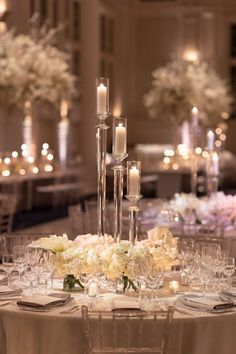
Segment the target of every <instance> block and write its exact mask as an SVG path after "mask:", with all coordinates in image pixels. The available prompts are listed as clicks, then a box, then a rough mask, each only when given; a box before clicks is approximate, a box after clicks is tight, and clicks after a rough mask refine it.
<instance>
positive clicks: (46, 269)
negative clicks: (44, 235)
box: [39, 252, 54, 294]
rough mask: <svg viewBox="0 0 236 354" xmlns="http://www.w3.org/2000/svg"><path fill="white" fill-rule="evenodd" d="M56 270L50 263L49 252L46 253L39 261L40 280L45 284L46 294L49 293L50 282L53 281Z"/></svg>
mask: <svg viewBox="0 0 236 354" xmlns="http://www.w3.org/2000/svg"><path fill="white" fill-rule="evenodd" d="M53 272H54V268H53V265H52V263H51V262H50V254H49V252H44V253H43V255H42V257H41V258H40V260H39V275H40V279H41V280H42V281H43V283H44V291H45V294H47V293H48V281H49V280H50V279H52V276H53Z"/></svg>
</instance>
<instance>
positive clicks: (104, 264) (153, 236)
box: [30, 227, 177, 291]
mask: <svg viewBox="0 0 236 354" xmlns="http://www.w3.org/2000/svg"><path fill="white" fill-rule="evenodd" d="M30 247H40V248H43V249H46V250H48V251H50V252H52V253H53V255H54V256H53V258H54V265H55V268H56V272H57V274H58V275H60V276H64V277H65V278H64V288H69V289H72V288H73V287H74V285H75V284H78V285H79V286H81V287H83V284H82V282H81V280H80V274H82V273H89V272H91V273H93V274H94V272H95V273H96V272H100V271H102V273H104V274H105V276H106V277H107V279H110V280H113V281H114V282H115V281H116V280H117V279H123V291H126V290H128V289H129V288H133V289H134V290H136V285H135V281H136V279H135V274H137V272H138V268H139V267H140V265H141V264H144V265H146V266H149V265H150V264H151V265H152V266H154V267H156V268H158V269H162V270H164V271H167V270H170V268H171V266H172V265H173V264H174V261H175V259H176V255H177V245H176V240H175V238H174V237H173V236H172V234H171V232H170V231H169V229H168V228H167V227H156V228H154V229H152V230H150V231H149V232H148V238H147V239H146V240H142V241H138V242H137V243H136V244H135V245H134V246H132V245H131V243H130V242H129V241H121V242H119V243H115V242H114V239H113V237H111V236H108V235H106V236H103V237H98V236H97V235H91V234H88V235H80V236H77V237H76V239H75V240H74V241H70V240H68V238H67V235H66V234H64V235H63V236H56V235H52V236H49V237H43V238H40V239H39V240H37V241H34V242H32V243H31V244H30Z"/></svg>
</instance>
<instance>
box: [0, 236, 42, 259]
mask: <svg viewBox="0 0 236 354" xmlns="http://www.w3.org/2000/svg"><path fill="white" fill-rule="evenodd" d="M45 236H46V235H45V234H39V233H37V234H3V235H0V257H2V255H3V254H13V248H14V246H28V245H29V244H30V243H31V242H33V241H36V240H38V239H39V238H41V237H45Z"/></svg>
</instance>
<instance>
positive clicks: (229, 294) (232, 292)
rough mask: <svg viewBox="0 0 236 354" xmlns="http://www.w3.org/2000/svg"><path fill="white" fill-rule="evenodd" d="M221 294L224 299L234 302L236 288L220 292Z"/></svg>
mask: <svg viewBox="0 0 236 354" xmlns="http://www.w3.org/2000/svg"><path fill="white" fill-rule="evenodd" d="M221 294H222V295H223V296H226V297H229V298H232V300H236V288H234V289H233V288H231V289H229V290H222V291H221Z"/></svg>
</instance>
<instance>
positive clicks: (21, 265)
mask: <svg viewBox="0 0 236 354" xmlns="http://www.w3.org/2000/svg"><path fill="white" fill-rule="evenodd" d="M13 261H14V265H15V268H16V269H17V270H18V271H19V274H20V278H21V280H22V274H23V273H24V270H25V269H26V266H27V261H26V248H25V246H18V245H16V246H14V247H13Z"/></svg>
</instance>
